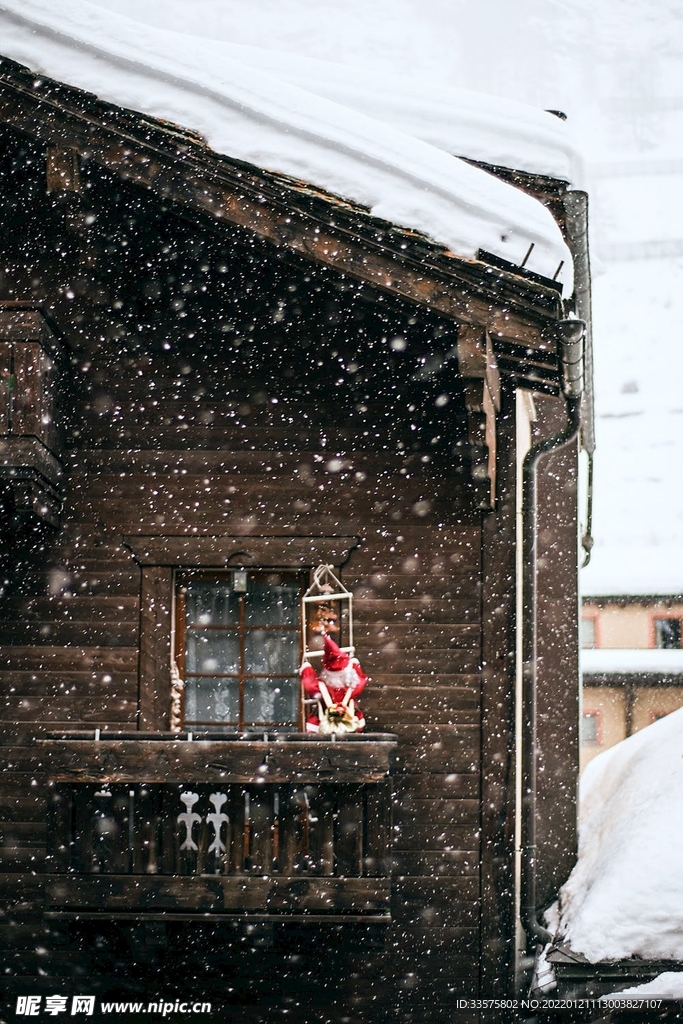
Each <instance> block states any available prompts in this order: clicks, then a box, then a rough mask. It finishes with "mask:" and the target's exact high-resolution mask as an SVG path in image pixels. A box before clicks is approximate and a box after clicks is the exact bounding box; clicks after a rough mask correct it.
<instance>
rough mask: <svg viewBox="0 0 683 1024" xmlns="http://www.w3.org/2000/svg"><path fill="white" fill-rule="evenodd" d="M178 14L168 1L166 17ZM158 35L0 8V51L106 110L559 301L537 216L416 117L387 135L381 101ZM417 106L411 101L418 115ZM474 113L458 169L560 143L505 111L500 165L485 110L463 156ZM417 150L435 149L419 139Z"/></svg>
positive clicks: (535, 207) (539, 208)
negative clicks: (138, 117)
mask: <svg viewBox="0 0 683 1024" xmlns="http://www.w3.org/2000/svg"><path fill="white" fill-rule="evenodd" d="M212 2H213V4H215V5H220V3H221V0H212ZM185 3H186V0H168V5H167V6H168V8H169V10H172V9H173V8H175V7H177V6H178V5H185ZM246 6H250V5H246ZM209 7H210V4H207V3H205V4H204V8H203V9H204V15H205V18H204V22H203V23H204V24H205V25H210V24H211V17H210V11H209V9H208V8H209ZM167 23H168V22H167V21H166V20H164V22H162V23H161V24H155V25H149V24H145V23H144V22H143V21H142V20H138V19H137V18H136V17H135V14H134V13H133V12H132V11H131V12H130V13H129V14H128V16H125V17H124V16H121V15H119V14H116V13H113V12H111V11H109V10H107V9H106V5H102V6H100V5H97V4H94V3H89V2H87V0H0V52H1V53H2V54H3V55H4V56H6V57H9V58H11V59H12V60H15V61H17V62H19V63H22V64H25V65H27V66H28V67H30V68H31V69H32V70H34V71H36V72H37V73H38V74H43V75H46V76H48V77H50V78H54V79H56V80H58V81H61V82H65V83H67V84H69V85H72V86H75V87H77V88H80V89H84V90H86V91H89V92H93V93H95V94H96V95H97V96H99V97H100V98H101V99H103V100H106V101H108V102H110V103H115V104H118V105H120V106H123V107H127V108H130V109H133V110H137V111H141V112H143V113H145V114H147V115H151V116H153V117H158V118H164V119H166V120H168V121H171V122H174V123H176V124H179V125H181V126H183V127H186V128H191V129H194V130H196V131H198V132H200V133H201V135H202V136H203V137H204V138H205V139H206V141H207V143H208V144H209V145H210V146H211V147H212V148H213V149H214V150H216V151H217V152H219V153H222V154H224V155H226V156H229V157H233V158H236V159H239V160H244V161H247V162H249V163H252V164H255V165H256V166H258V167H262V168H265V169H268V170H272V171H279V172H281V173H285V174H288V175H290V176H292V177H295V178H300V179H303V180H305V181H309V182H312V183H314V184H316V185H319V186H322V187H323V188H325V189H327V190H328V191H330V192H332V193H334V194H335V195H338V196H340V197H342V198H345V199H349V200H351V201H353V202H355V203H360V204H362V205H363V206H367V207H369V208H370V210H371V211H372V213H373V214H374V215H375V216H377V217H380V218H384V219H386V220H388V221H391V222H393V223H395V224H398V225H401V226H403V227H405V228H409V229H416V230H418V231H421V232H423V233H424V234H426V235H428V236H429V237H431V238H432V239H434V240H435V241H436V242H438V243H440V244H442V245H444V246H445V247H447V248H448V249H450V250H451V251H452V252H453V253H455V254H457V255H460V256H465V257H471V256H474V255H476V253H477V250H478V249H484V250H487V251H489V252H492V253H495V254H496V255H498V256H501V257H503V258H504V259H506V260H508V261H509V262H511V263H513V264H521V263H522V261H523V260H524V259H525V256H526V255H527V253H528V254H529V255H528V259H527V261H526V267H527V268H528V269H529V270H533V271H536V272H537V273H539V274H541V275H543V276H545V277H548V278H553V277H557V280H558V281H559V282H561V284H562V285H563V288H564V290H565V292H566V293H570V292H571V289H572V261H571V256H570V254H569V251H568V249H567V247H566V245H565V243H564V240H563V238H562V235H561V232H560V230H559V228H558V226H557V224H556V223H555V221H554V219H553V217H552V216H551V214H550V213H549V211H548V210H547V209H546V208H545V206H544V205H543V204H542V203H541V202H539V201H537V200H535V199H534V198H533V197H531V196H529V195H526V194H524V193H523V192H521V191H520V190H519V189H517V188H515V187H513V186H511V185H509V184H507V183H506V182H504V181H502V180H500V179H498V178H495V177H493V176H492V175H490V174H488V173H487V172H486V171H483V170H481V169H479V168H478V167H473V166H471V165H469V164H468V163H465V162H464V161H462V160H459V159H458V158H457V157H455V156H453V155H451V153H450V152H446V151H444V149H442V148H439V147H438V146H436V145H433V144H432V143H431V142H429V141H427V142H425V141H423V140H422V139H421V138H418V137H417V135H415V134H410V133H409V130H410V124H411V123H412V124H414V123H415V121H416V120H419V111H416V110H415V109H414V108H413V109H412V111H411V112H410V116H409V117H408V116H406V117H404V119H403V120H402V122H401V124H399V123H398V121H396V119H395V118H393V121H394V123H393V124H392V123H391V120H392V118H391V117H390V112H389V113H387V103H386V102H385V103H384V105H383V106H382V104H381V103H380V105H379V108H378V109H377V110H375V111H374V116H373V110H372V104H369V105H368V109H369V112H368V110H367V109H366V110H365V111H363V110H359V109H358V107H359V106H360V105H361V101H360V100H359V97H358V95H357V89H358V84H357V83H356V85H355V86H353V88H351V90H350V91H351V92H353V90H354V89H355V90H356V95H355V99H354V98H352V99H351V102H350V105H346V104H345V103H344V102H342V101H343V100H344V90H343V88H342V87H341V83H340V80H339V78H338V79H337V82H336V84H335V83H333V82H331V81H330V83H329V87H328V90H327V91H328V95H320V94H318V93H315V92H313V91H311V89H310V87H309V81H310V82H312V83H314V81H315V76H314V75H313V76H310V79H309V74H304V73H303V69H302V74H301V75H299V76H298V77H299V82H302V81H303V82H304V83H305V86H306V87H302V86H301V84H297V82H295V81H292V80H291V79H293V78H296V77H297V76H293V75H291V74H290V75H289V76H288V77H289V78H290V80H289V81H288V80H285V76H283V77H279V76H278V73H277V66H276V65H277V62H276V61H273V60H272V59H270V60H269V61H267V60H266V59H265V56H264V57H263V59H262V61H261V63H260V64H259V65H258V66H257V65H255V64H254V63H253V62H254V61H258V60H259V57H258V50H255V48H253V47H252V48H244V47H239V46H232V45H230V44H229V43H226V42H224V41H222V40H216V39H210V38H202V37H200V36H194V35H188V34H187V33H185V32H183V33H181V32H174V31H171V30H170V29H168V28H166V27H161V25H162V24H163V25H166V24H167ZM245 59H246V60H248V61H250V63H245V62H244V61H245ZM269 65H270V66H271V67H274V68H275V70H274V71H269V70H268V68H269ZM348 79H349V81H351V80H352V79H353V76H351V75H349V76H348ZM324 91H325V90H323V92H324ZM429 102H430V97H429V96H426V97H424V98H423V103H424V106H425V109H426V108H427V107H428V106H429ZM378 103H379V100H378ZM473 103H474V101H473V100H472V98H471V97H470V98H469V100H468V103H467V104H465V103H464V101H463V112H462V117H461V119H460V123H461V128H462V133H461V134H462V146H463V148H462V149H460V148H459V149H458V152H459V154H460V155H462V156H466V157H469V156H471V155H472V156H474V157H476V158H477V159H481V158H482V154H483V153H485V152H489V151H490V153H491V157H490V159H491V162H504V160H505V161H507V162H509V161H510V160H512V159H513V153H514V150H515V149H516V148H518V149H519V151H520V153H521V154H522V155H521V157H520V163H521V164H523V165H524V166H526V167H527V168H528V167H529V166H532V165H533V164H534V161H535V159H536V158H537V156H538V154H539V152H541V151H544V150H545V151H547V148H548V140H551V139H552V138H559V136H560V135H561V133H562V126H561V122H559V121H558V120H557V118H553V116H552V115H550V114H546V113H537V114H536V115H535V120H534V118H533V117H532V118H528V117H527V118H524V117H522V116H520V114H519V107H520V106H521V105H517V106H515V111H516V113H515V114H514V116H513V115H511V113H510V110H511V107H510V106H506V105H505V104H503V105H502V110H501V113H500V115H499V119H498V120H499V124H500V139H501V140H502V141H501V147H500V150H499V153H498V157H504V160H502V159H498V158H496V156H495V151H494V149H490V150H489V149H488V148H487V145H488V144H487V145H484V148H482V139H485V137H488V139H489V140H492V139H494V138H495V131H494V127H495V117H493V121H492V110H491V106H492V105H491V101H490V100H489V101H488V102H487V103H485V104H484V105H483V107H482V122H485V124H486V130H485V132H483V133H480V137H479V141H478V142H477V144H476V145H474V144H473V146H472V154H470V153H469V152H467V143H468V132H469V136H470V137H473V138H474V136H475V135H476V134H477V133H473V132H472V130H471V129H469V130H468V129H467V124H468V123H469V124H470V125H471V123H472V121H473V119H474V120H475V121H476V109H475V110H473V109H472V104H473ZM354 105H355V107H356V109H354ZM456 105H457V104H456ZM474 106H475V108H476V103H474ZM465 107H467V109H465ZM449 109H451V108H449ZM378 118H382V119H378ZM426 120H427V115H426V114H425V118H424V119H423V121H426ZM515 124H516V125H518V130H515V128H514V126H515ZM539 136H541V140H540V144H539ZM428 138H430V139H437V141H438V140H440V139H441V138H442V136H441V135H439V133H438V132H435V131H434V130H433V129H432V130H431V131H430V132H429V133H428ZM475 141H476V140H475ZM563 145H564V146H565V147H566V140H565V141H564V142H563ZM525 158H526V159H525ZM566 164H567V159H566V153H564V155H563V154H560V166H563V167H564V166H566ZM542 166H546V165H545V164H543V165H542ZM532 243H533V248H531V246H532Z"/></svg>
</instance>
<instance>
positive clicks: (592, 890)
mask: <svg viewBox="0 0 683 1024" xmlns="http://www.w3.org/2000/svg"><path fill="white" fill-rule="evenodd" d="M559 914H560V923H559V929H558V938H559V939H561V940H562V941H564V942H567V943H568V944H569V945H570V946H571V948H572V949H573V950H574V951H575V952H577V953H583V954H584V956H585V957H586V958H587V959H588V960H590V961H591V962H592V963H595V962H597V961H601V960H611V959H622V958H627V957H632V956H639V957H643V958H645V959H661V960H683V708H681V709H679V710H678V711H674V712H673V713H672V714H670V715H668V716H667V717H666V718H662V719H660V720H659V721H658V722H655V723H654V724H653V725H650V726H648V727H647V728H646V729H643V730H641V731H640V732H638V733H636V734H635V735H634V736H630V737H629V738H628V739H626V740H623V741H622V742H621V743H618V744H617V745H616V746H615V747H612V748H611V749H610V750H607V751H605V752H604V753H602V754H600V755H599V756H598V757H596V758H595V759H594V760H593V761H591V762H590V764H589V765H588V766H587V768H586V770H585V772H584V774H583V778H582V780H581V804H580V818H579V856H578V860H577V863H576V866H575V868H574V870H573V871H572V873H571V876H570V878H569V880H568V882H567V883H566V884H565V885H564V886H563V887H562V889H561V890H560V900H559Z"/></svg>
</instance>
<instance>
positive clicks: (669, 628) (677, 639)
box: [655, 618, 681, 650]
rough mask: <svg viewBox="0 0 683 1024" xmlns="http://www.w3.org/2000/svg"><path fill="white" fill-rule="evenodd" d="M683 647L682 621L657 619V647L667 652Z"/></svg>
mask: <svg viewBox="0 0 683 1024" xmlns="http://www.w3.org/2000/svg"><path fill="white" fill-rule="evenodd" d="M680 646H681V620H680V619H669V618H665V619H655V647H660V648H664V649H665V650H673V649H678V648H679V647H680Z"/></svg>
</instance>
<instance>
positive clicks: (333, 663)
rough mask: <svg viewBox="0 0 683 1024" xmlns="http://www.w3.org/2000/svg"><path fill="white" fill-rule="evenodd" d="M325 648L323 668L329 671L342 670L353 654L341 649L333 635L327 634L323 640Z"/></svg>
mask: <svg viewBox="0 0 683 1024" xmlns="http://www.w3.org/2000/svg"><path fill="white" fill-rule="evenodd" d="M323 643H324V645H325V650H324V652H323V668H326V669H327V671H328V672H341V671H342V670H343V669H345V668H346V666H347V665H348V663H349V662H350V660H351V655H350V654H347V653H346V651H342V650H340V648H339V647H338V645H337V644H336V643H335V642H334V640H333V639H332V637H331V636H325V639H324V641H323Z"/></svg>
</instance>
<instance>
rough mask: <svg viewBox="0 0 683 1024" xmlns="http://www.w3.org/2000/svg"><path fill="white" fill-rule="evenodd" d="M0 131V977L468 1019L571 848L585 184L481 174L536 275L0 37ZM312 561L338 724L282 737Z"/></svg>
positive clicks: (287, 728) (516, 954) (394, 1017)
mask: <svg viewBox="0 0 683 1024" xmlns="http://www.w3.org/2000/svg"><path fill="white" fill-rule="evenodd" d="M0 132H1V135H0V138H1V150H0V211H1V218H0V230H1V231H2V265H1V267H0V372H1V373H2V382H3V383H2V393H1V395H2V397H1V399H0V432H1V433H0V452H1V455H2V458H1V459H0V481H1V488H2V490H1V494H2V551H3V565H2V598H1V600H0V609H1V613H2V621H1V624H0V642H1V644H2V649H1V655H0V659H1V661H0V686H1V687H2V695H3V707H4V715H3V722H2V727H1V730H0V742H1V743H2V768H3V770H2V776H1V777H0V830H1V836H2V840H1V845H0V857H1V864H0V887H1V889H2V894H3V905H4V910H5V912H4V914H3V916H2V918H0V944H1V945H2V947H3V963H4V965H5V966H4V968H3V970H4V977H5V982H4V984H5V986H6V991H7V993H8V997H9V996H11V997H12V998H14V996H15V995H16V994H17V993H19V994H22V993H25V992H45V993H48V992H49V993H50V994H52V993H53V992H54V991H57V990H59V991H64V992H67V991H68V992H69V993H71V992H72V991H73V992H80V991H86V990H88V991H91V990H92V991H93V992H95V991H96V992H105V991H106V992H111V991H114V990H116V992H117V993H119V994H120V993H121V992H123V991H125V992H132V993H139V992H143V991H145V992H147V991H150V992H170V991H177V990H183V989H182V986H184V990H187V988H188V987H192V986H194V988H193V992H197V993H200V994H201V995H202V997H205V998H211V999H212V1000H213V1003H214V1006H219V1005H220V1006H222V1007H223V1008H224V1009H223V1014H224V1015H223V1018H222V1019H227V1017H226V1015H229V1019H231V1020H274V1019H279V1015H280V1014H283V1013H285V1012H286V1014H287V1016H288V1019H291V1020H295V1019H296V1020H302V1021H303V1020H306V1021H309V1020H312V1019H316V1018H315V1014H316V1013H319V1015H320V1017H321V1019H324V1020H328V1021H332V1020H334V1021H337V1020H339V1021H341V1020H344V1021H368V1020H370V1019H371V1020H373V1021H383V1020H391V1021H396V1022H399V1021H415V1022H418V1021H419V1022H420V1024H429V1022H430V1021H451V1020H453V1019H454V1015H455V1013H456V1012H457V1013H458V1017H457V1019H458V1020H462V1021H464V1022H467V1021H469V1020H471V1021H474V1020H478V1019H479V1010H478V1009H476V1008H474V1006H473V1005H472V1006H470V1004H469V1003H468V1004H465V1003H463V1002H462V1001H463V1000H470V999H475V998H479V997H487V998H493V997H496V998H507V997H510V996H512V995H513V994H514V993H515V991H516V988H515V985H516V984H517V981H516V978H517V979H519V978H520V977H521V976H522V975H523V973H524V970H525V968H526V967H527V966H528V957H529V954H531V953H533V950H534V949H535V947H536V944H537V941H538V936H537V935H536V934H535V933H534V926H533V920H532V919H533V918H534V915H535V914H536V912H537V911H540V910H541V908H542V907H543V906H544V905H545V904H546V903H548V902H549V901H550V899H551V898H552V896H553V895H554V892H555V891H556V888H557V886H558V884H559V883H561V881H562V880H563V879H564V878H565V877H566V875H567V874H568V871H569V868H570V866H571V863H572V861H573V855H574V820H575V795H574V793H575V779H576V773H577V766H578V717H579V714H578V707H579V705H578V699H579V695H578V668H577V661H578V657H577V654H578V599H577V584H576V580H577V488H576V478H577V451H578V443H579V442H578V441H577V428H578V410H579V408H580V405H581V402H582V399H581V374H580V362H581V347H582V334H583V331H582V327H581V320H583V321H585V320H586V319H587V316H588V304H587V294H588V293H587V251H586V241H585V239H586V205H585V197H584V196H583V194H581V193H577V192H572V191H571V190H570V189H569V187H568V185H567V183H566V182H562V181H555V180H552V179H549V178H541V177H538V176H534V175H531V174H528V173H522V172H514V171H510V170H508V169H505V168H500V167H489V168H487V170H488V171H489V172H490V173H492V174H498V175H499V176H501V177H503V178H505V179H506V180H508V181H510V182H512V183H513V184H514V185H515V186H516V187H517V188H519V189H522V190H524V191H526V192H528V193H530V194H531V195H533V196H535V197H536V198H537V199H538V200H539V201H540V202H542V203H544V204H545V205H546V206H547V207H548V208H549V209H550V210H551V211H552V213H553V214H554V216H555V217H556V219H557V221H558V223H559V225H560V226H561V228H562V230H563V231H564V233H565V237H566V238H567V240H568V243H569V244H570V247H571V248H572V252H573V254H574V257H575V262H576V271H577V281H578V286H577V288H576V289H575V294H574V296H573V297H570V298H566V297H565V298H563V297H562V294H561V289H560V287H559V286H558V285H557V283H556V282H554V281H552V280H550V279H546V278H543V277H540V276H539V275H538V274H534V273H531V272H529V271H527V270H526V269H524V268H523V267H521V266H516V265H513V264H509V263H506V262H505V261H502V260H500V259H496V258H494V257H492V256H489V255H487V254H486V253H484V252H481V253H480V254H479V256H478V258H476V259H473V258H463V257H459V256H458V255H457V254H453V253H452V252H449V251H447V250H445V249H444V248H443V247H440V246H439V245H437V244H436V243H434V242H432V241H430V240H429V239H428V238H426V237H425V236H422V235H420V234H419V233H417V232H411V231H408V230H404V229H402V228H399V227H397V226H396V225H393V224H390V223H386V222H383V221H379V220H377V219H376V218H373V217H372V216H370V214H369V212H368V211H367V210H366V209H364V208H362V207H360V206H357V205H354V204H352V203H350V202H346V201H342V200H340V199H338V198H337V197H335V196H333V195H330V194H328V193H326V192H324V191H323V190H321V189H319V188H315V187H313V186H312V185H310V184H308V183H305V182H302V181H297V180H294V179H288V178H286V177H284V176H282V175H275V174H273V173H270V172H267V171H264V170H261V169H259V168H257V167H255V166H247V165H245V164H243V163H240V162H239V161H235V160H231V159H230V158H229V157H225V156H220V155H218V154H216V153H215V152H213V151H212V150H210V149H208V148H207V147H206V145H204V143H203V142H202V141H201V139H199V138H197V137H195V136H193V135H192V134H191V133H188V132H184V131H182V130H180V129H178V128H176V127H175V126H172V125H169V124H166V123H163V122H161V121H155V120H153V119H151V118H148V117H145V116H143V115H142V114H138V113H134V112H131V111H129V110H126V109H123V108H120V107H115V106H112V105H111V104H107V103H104V102H101V101H99V100H98V99H97V98H96V97H94V96H92V95H90V94H85V93H82V92H79V91H78V90H76V89H73V88H69V87H68V86H66V85H62V84H58V83H56V82H54V81H51V80H49V79H47V78H45V77H44V76H40V77H39V76H36V75H34V74H33V73H32V72H31V71H30V70H28V69H26V68H25V67H22V66H19V65H17V64H13V63H12V62H10V61H4V62H3V63H2V65H1V66H0ZM465 155H466V154H465ZM577 316H578V317H579V318H580V319H579V320H578V321H577V320H576V319H574V318H575V317H577ZM584 406H585V402H584ZM568 411H569V420H568ZM568 424H569V425H568ZM539 442H540V446H538V445H539ZM530 445H534V446H536V447H534V448H532V456H531V458H530V459H527V470H526V472H525V473H523V472H522V463H523V461H524V456H525V453H526V452H527V451H528V450H529V448H530ZM319 565H329V566H331V567H332V568H333V570H334V572H335V574H336V575H337V576H338V578H339V579H340V580H341V582H342V584H343V586H344V587H345V588H346V589H347V590H348V591H349V592H351V593H352V595H353V599H354V603H353V615H354V623H355V634H354V643H355V649H356V654H357V656H358V657H359V658H360V660H361V662H362V664H363V667H364V669H365V670H366V671H367V672H368V674H369V675H370V677H371V682H370V684H369V685H368V688H367V689H366V691H365V694H364V695H363V698H362V704H363V709H364V712H365V715H366V718H367V723H368V725H367V729H366V731H365V732H364V733H358V734H355V735H350V736H348V737H346V738H334V737H322V736H317V737H314V736H310V735H308V734H306V733H305V732H304V731H303V720H304V711H303V706H302V702H301V696H300V690H299V686H298V667H299V659H300V656H301V650H300V639H299V637H300V628H299V627H300V625H301V622H300V615H301V613H300V605H299V598H300V596H301V594H302V593H303V592H305V590H306V588H307V587H308V586H309V583H310V579H311V573H312V572H313V571H314V570H315V568H316V567H317V566H319ZM523 580H525V581H526V583H525V590H524V593H523V587H522V585H523ZM342 628H345V627H344V624H343V623H342ZM343 640H344V637H343V636H342V641H343ZM523 669H525V671H523ZM532 797H533V799H532ZM529 807H531V815H530V814H529V810H528V809H529ZM525 808H526V810H525ZM520 837H521V841H522V846H523V847H524V852H523V855H522V858H521V865H522V866H521V867H520V861H519V860H518V859H516V855H515V850H516V848H517V847H518V846H519V843H520ZM530 886H531V889H529V887H530ZM532 904H533V905H532ZM520 918H521V919H522V921H523V922H525V924H526V925H527V928H528V933H527V935H526V937H524V938H522V939H520V937H519V936H520V928H519V921H520ZM140 961H142V962H143V963H144V967H142V968H141V967H139V966H138V965H139V963H140ZM198 965H199V966H198ZM198 972H199V973H198ZM83 979H86V980H87V984H85V982H84V980H83ZM69 986H70V987H69ZM174 986H175V988H174ZM207 994H208V995H207ZM150 998H152V997H150ZM458 1001H460V1002H458ZM486 1019H487V1020H491V1019H495V1018H493V1017H491V1015H490V1013H488V1016H487V1017H486Z"/></svg>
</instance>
